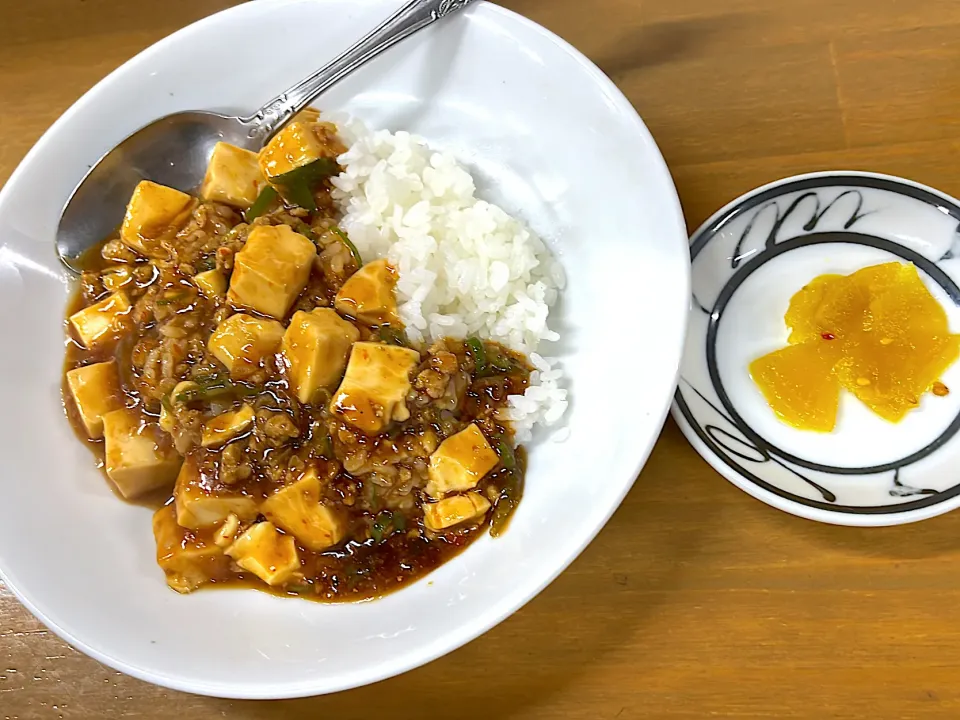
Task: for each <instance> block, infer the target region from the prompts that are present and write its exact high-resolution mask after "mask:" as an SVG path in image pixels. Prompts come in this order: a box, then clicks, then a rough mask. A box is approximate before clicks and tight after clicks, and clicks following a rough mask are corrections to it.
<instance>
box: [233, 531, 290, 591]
mask: <svg viewBox="0 0 960 720" xmlns="http://www.w3.org/2000/svg"><path fill="white" fill-rule="evenodd" d="M227 555H229V556H230V557H232V558H233V559H234V561H236V563H237V565H239V566H240V567H242V568H243V569H244V570H248V571H249V572H252V573H253V574H254V575H256V576H257V577H258V578H260V579H261V580H263V581H264V582H265V583H266V584H267V585H282V584H283V583H285V582H286V581H287V580H289V579H290V578H291V577H292V576H293V574H294V573H295V572H296V571H297V570H299V569H300V557H299V555H297V545H296V543H295V542H294V540H293V536H292V535H283V534H282V533H280V531H279V530H277V528H276V527H275V526H274V525H273V523H271V522H260V523H257V524H256V525H252V526H250V527H249V528H248V529H247V531H246V532H245V533H243V535H241V536H240V537H238V538H237V540H236V542H234V543H233V545H231V546H230V547H229V548H227Z"/></svg>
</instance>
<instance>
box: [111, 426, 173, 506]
mask: <svg viewBox="0 0 960 720" xmlns="http://www.w3.org/2000/svg"><path fill="white" fill-rule="evenodd" d="M103 441H104V466H105V467H106V470H107V477H109V478H110V480H112V481H113V484H114V485H116V486H117V490H119V491H120V494H121V495H123V497H125V498H127V499H128V500H129V499H132V498H136V497H139V496H141V495H144V494H146V493H148V492H151V491H153V490H160V489H161V488H169V487H170V486H171V485H172V484H173V481H174V479H175V478H176V477H177V472H178V471H179V470H180V465H181V463H182V462H183V458H181V457H180V455H179V454H178V453H177V451H176V450H175V449H174V448H173V446H172V444H171V442H170V436H169V435H167V434H166V433H165V432H163V431H162V430H161V429H160V428H159V426H157V425H156V424H155V423H148V422H145V421H144V420H143V418H141V417H140V413H138V412H136V411H134V410H127V409H123V410H114V411H113V412H108V413H106V414H105V415H104V416H103Z"/></svg>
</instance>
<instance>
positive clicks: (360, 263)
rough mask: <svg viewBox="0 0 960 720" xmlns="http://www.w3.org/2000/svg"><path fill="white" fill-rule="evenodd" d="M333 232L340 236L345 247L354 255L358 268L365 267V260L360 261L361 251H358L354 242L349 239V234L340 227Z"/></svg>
mask: <svg viewBox="0 0 960 720" xmlns="http://www.w3.org/2000/svg"><path fill="white" fill-rule="evenodd" d="M333 231H334V232H335V233H336V234H337V235H339V236H340V240H341V241H342V242H343V244H344V245H346V246H347V250H349V251H350V254H351V255H353V260H354V262H356V263H357V267H358V268H362V267H363V260H361V259H360V251H359V250H357V246H356V245H354V244H353V241H352V240H351V239H350V238H348V237H347V234H346V233H345V232H344V231H343V230H341V229H340V228H338V227H334V228H333Z"/></svg>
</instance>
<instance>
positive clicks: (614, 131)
mask: <svg viewBox="0 0 960 720" xmlns="http://www.w3.org/2000/svg"><path fill="white" fill-rule="evenodd" d="M399 4H400V0H365V2H362V3H361V2H356V0H287V1H277V2H271V1H270V0H261V1H260V2H253V3H246V4H243V5H240V6H238V7H236V8H234V9H232V10H229V11H227V12H224V13H221V14H219V15H215V16H213V17H210V18H208V19H206V20H204V21H202V22H199V23H197V24H196V25H193V26H191V27H189V28H186V29H185V30H183V31H181V32H178V33H176V34H175V35H173V36H171V37H169V38H167V39H165V40H163V41H162V42H160V43H158V44H157V45H155V46H154V47H152V48H150V49H148V50H147V51H145V52H144V53H142V54H141V55H139V56H137V57H136V58H134V59H133V60H132V61H130V62H129V63H127V64H126V65H124V66H123V67H122V68H120V69H119V70H117V71H116V72H115V73H113V74H112V75H110V76H109V77H108V78H107V79H106V80H104V81H103V82H102V83H100V84H99V85H98V86H97V87H95V88H94V89H93V90H91V91H90V92H89V93H87V95H85V96H84V97H83V98H82V99H81V100H80V101H79V102H78V103H77V104H76V105H75V106H74V107H73V108H71V109H70V110H69V111H67V113H65V114H64V116H63V117H62V118H61V119H60V120H59V121H58V122H57V123H56V124H55V125H54V126H53V127H52V128H51V129H50V131H49V132H48V133H47V134H46V135H45V136H44V137H43V138H42V139H41V140H40V142H39V143H37V145H36V147H34V148H33V150H32V151H31V152H30V153H29V155H28V156H27V157H26V159H24V161H23V163H22V164H21V166H20V167H19V168H18V170H17V171H16V172H15V173H14V175H13V177H11V179H10V181H9V182H8V183H7V185H6V187H5V188H4V189H3V191H2V193H0V243H2V245H0V337H3V338H4V342H5V343H7V345H6V347H7V350H6V351H5V352H4V353H2V354H0V398H2V408H3V410H2V415H0V438H2V440H0V443H2V445H0V447H2V450H3V457H4V472H3V473H2V475H0V505H2V507H3V508H4V521H3V522H2V523H0V568H2V573H3V579H4V580H5V582H6V583H7V584H8V585H9V586H10V588H11V589H13V591H14V592H15V593H16V594H17V596H18V597H19V598H20V599H21V600H22V601H23V602H24V604H25V605H26V606H27V607H28V608H30V609H31V610H32V611H33V612H34V614H36V615H37V616H38V617H39V618H40V619H41V620H42V621H43V622H44V623H45V624H46V625H47V626H49V627H50V628H51V629H53V630H54V631H55V632H57V633H58V634H59V635H61V636H62V637H63V638H65V639H66V640H68V641H69V642H70V643H72V644H73V645H75V646H76V647H78V648H80V649H81V650H83V651H85V652H87V653H88V654H90V655H92V656H94V657H95V658H97V659H98V660H101V661H103V662H105V663H107V664H108V665H111V666H112V667H114V668H117V669H118V670H122V671H123V672H126V673H129V674H131V675H134V676H136V677H139V678H142V679H144V680H148V681H150V682H154V683H158V684H161V685H166V686H169V687H172V688H176V689H180V690H186V691H190V692H194V693H203V694H210V695H220V696H228V697H237V698H279V697H291V696H303V695H313V694H320V693H326V692H332V691H336V690H341V689H345V688H349V687H353V686H356V685H361V684H364V683H369V682H373V681H376V680H380V679H382V678H386V677H389V676H390V675H394V674H397V673H399V672H402V671H404V670H408V669H410V668H412V667H415V666H417V665H420V664H422V663H425V662H427V661H429V660H432V659H434V658H436V657H438V656H440V655H442V654H444V653H446V652H449V651H450V650H453V649H454V648H456V647H458V646H460V645H462V644H463V643H465V642H467V641H469V640H471V639H472V638H474V637H476V636H477V635H479V634H480V633H482V632H484V631H485V630H487V629H488V628H490V627H492V626H493V625H495V624H496V623H498V622H500V621H501V620H503V619H504V618H505V617H506V616H507V615H509V614H510V613H512V612H513V611H514V610H516V609H517V608H519V607H520V606H521V605H522V604H523V603H525V602H526V601H528V600H529V599H530V598H532V597H533V596H534V595H535V594H536V593H537V592H539V591H540V590H541V589H542V588H543V587H544V586H545V585H546V584H547V583H549V582H550V581H551V580H552V579H553V578H554V577H556V575H557V574H558V573H560V572H561V571H562V570H563V569H564V568H565V567H566V566H567V565H568V564H569V563H570V562H571V561H572V560H573V559H574V558H575V557H576V556H577V554H578V553H579V552H580V551H581V550H582V549H583V548H584V547H585V546H586V544H587V543H588V542H589V541H590V540H591V539H592V538H593V537H594V535H595V534H596V533H597V532H598V531H599V529H600V528H601V527H602V526H603V524H604V523H605V522H606V521H607V519H608V518H609V517H610V515H611V514H612V513H613V511H614V510H615V509H616V507H617V506H618V504H619V503H620V501H621V499H622V498H623V496H624V494H625V493H626V492H627V490H629V489H630V487H631V485H632V484H633V481H634V479H635V478H636V476H637V473H638V472H639V470H640V467H641V466H642V465H643V463H644V462H645V460H646V458H647V456H648V454H649V452H650V450H651V448H652V447H653V444H654V442H655V440H656V438H657V435H658V433H659V430H660V428H661V426H662V423H663V420H664V418H665V416H666V412H667V409H668V407H669V403H670V400H671V398H672V395H673V391H674V388H675V379H676V374H677V369H678V367H679V362H680V354H681V351H682V346H683V334H684V327H685V324H686V317H687V306H688V298H689V292H690V290H689V254H688V252H687V246H686V233H685V230H684V225H683V219H682V216H681V213H680V207H679V202H678V200H677V196H676V192H675V190H674V188H673V184H672V182H671V179H670V175H669V173H668V172H667V169H666V166H665V165H664V162H663V159H662V158H661V156H660V154H659V152H658V150H657V147H656V145H655V144H654V142H653V139H652V138H651V137H650V134H649V133H648V132H647V130H646V128H645V127H644V125H643V123H642V122H641V121H640V119H639V118H638V117H637V114H636V112H635V111H634V109H633V108H632V107H631V105H630V103H629V102H627V100H626V99H625V98H624V97H623V96H622V95H621V94H620V92H619V91H618V90H617V89H616V87H615V86H614V85H613V84H612V83H611V82H610V81H609V80H608V79H607V78H606V77H605V76H604V75H603V74H602V73H600V71H599V70H597V68H596V67H594V66H593V65H592V64H590V63H589V62H588V61H587V60H586V59H585V58H584V57H583V56H581V55H580V54H579V53H577V52H576V51H575V50H574V49H572V48H571V47H570V46H568V45H567V44H566V43H564V42H562V41H561V40H559V39H558V38H556V37H555V36H553V35H551V34H550V33H548V32H547V31H545V30H544V29H542V28H540V27H538V26H537V25H535V24H533V23H531V22H529V21H527V20H525V19H523V18H521V17H519V16H517V15H515V14H513V13H510V12H508V11H506V10H503V9H501V8H499V7H497V6H495V5H491V4H486V3H479V4H477V5H475V6H472V7H471V8H470V9H469V10H468V11H466V12H465V13H463V14H459V15H457V16H455V17H453V18H450V19H449V21H445V22H443V23H441V24H438V26H437V27H435V28H431V29H429V30H427V31H425V32H423V33H421V34H419V35H417V36H416V37H414V38H411V40H409V41H408V42H406V43H403V44H402V45H400V46H397V47H396V48H394V49H392V50H391V51H390V52H389V53H387V54H385V55H384V56H382V57H381V58H378V59H377V60H376V61H374V62H373V63H371V64H370V65H369V66H367V67H365V68H363V69H362V70H360V71H359V72H358V73H357V74H356V75H354V76H352V77H351V78H349V79H348V80H347V81H345V82H344V83H343V84H341V85H339V86H338V87H337V88H336V89H334V90H333V91H332V92H330V93H328V94H327V95H325V96H324V97H323V98H322V99H321V100H320V101H319V102H318V103H316V104H317V105H318V106H319V107H321V108H327V109H331V110H334V109H335V110H345V111H347V112H350V113H353V114H354V115H357V116H359V117H361V118H363V119H364V120H366V121H367V122H368V123H369V124H370V125H372V126H374V127H385V128H389V129H393V130H400V129H406V130H410V131H413V132H417V133H419V134H421V135H423V136H425V137H426V138H428V139H429V141H430V142H431V143H433V144H434V145H435V146H437V147H444V148H450V149H452V150H453V151H454V152H455V153H456V154H457V155H458V156H459V157H460V159H461V160H463V161H464V162H466V163H467V164H468V165H469V166H470V167H471V169H472V171H473V172H474V175H475V176H476V178H477V180H478V186H479V188H480V194H481V196H482V197H484V198H485V199H489V200H492V201H494V202H498V203H500V204H501V205H503V206H505V207H506V208H507V209H508V210H509V211H512V212H514V213H516V214H518V215H520V216H521V217H523V218H524V219H525V220H526V221H527V222H528V223H529V224H531V225H532V226H533V228H534V229H535V230H537V231H538V232H539V233H540V234H541V235H542V236H543V237H544V238H545V239H546V240H547V241H548V242H549V243H550V245H551V247H552V248H553V250H554V252H556V253H557V254H558V256H559V257H560V258H561V260H562V262H563V263H564V266H565V268H566V271H567V274H568V278H569V285H568V287H567V289H566V291H565V293H564V295H563V298H562V307H561V308H560V309H559V311H558V314H557V317H556V321H555V323H554V324H555V326H556V327H557V329H559V330H560V331H561V332H562V333H563V334H564V341H563V344H561V345H560V346H559V347H558V348H556V349H555V352H553V351H552V350H551V351H548V352H551V353H552V354H555V355H558V356H559V357H560V358H561V359H562V364H563V367H564V368H565V370H566V372H567V375H568V377H569V378H570V389H571V391H572V406H571V409H570V411H569V413H568V417H567V423H568V427H569V430H570V435H569V440H568V441H567V442H565V443H551V442H540V443H538V444H536V446H535V447H533V450H532V453H531V457H530V472H529V477H528V482H527V496H526V497H525V498H524V501H523V503H521V505H520V508H519V511H518V513H517V515H516V517H515V519H514V521H513V523H512V525H511V528H510V530H509V532H507V533H506V535H505V536H504V537H502V538H500V539H497V540H492V539H490V538H481V539H480V540H478V541H477V542H476V543H475V544H474V545H473V546H471V547H470V548H469V549H468V550H467V551H466V552H465V553H464V554H462V555H461V556H460V557H458V558H456V559H455V560H453V561H451V562H450V563H448V564H446V565H445V566H443V567H442V568H440V569H439V570H438V571H436V572H434V573H433V574H432V575H429V576H428V577H427V578H425V579H424V580H422V581H421V582H419V583H416V584H414V585H413V586H411V587H409V588H407V589H405V590H402V591H400V592H398V593H395V594H393V595H391V596H389V597H387V598H385V599H383V600H378V601H376V602H368V603H359V604H351V605H338V606H332V605H320V604H314V603H309V602H304V601H299V600H289V599H282V598H277V597H272V596H270V595H266V594H263V593H258V592H253V591H207V592H203V591H201V592H198V593H195V594H193V595H189V596H182V597H181V596H178V595H176V594H175V593H173V592H172V591H170V590H169V589H167V588H166V586H165V585H164V581H163V576H162V573H161V572H160V570H159V569H158V568H157V566H156V563H155V562H154V554H155V549H154V544H153V538H152V533H151V530H150V512H149V511H148V510H146V509H144V508H139V507H135V506H131V505H126V504H124V503H122V502H120V501H118V500H117V499H116V498H115V497H114V496H113V494H112V493H111V491H110V490H109V489H108V488H107V486H106V484H105V482H104V480H103V479H102V478H101V477H100V474H99V473H98V472H97V471H96V470H95V469H94V467H93V459H92V457H91V455H90V453H89V452H87V450H86V449H85V448H84V447H82V445H81V444H80V443H79V442H78V441H77V440H76V438H75V437H74V436H73V434H72V432H71V430H70V428H69V426H68V424H67V422H66V420H65V418H64V415H63V410H62V408H61V406H60V395H59V378H60V372H61V363H62V356H63V328H62V313H63V310H64V304H65V302H66V300H67V295H68V291H69V284H68V278H67V276H66V274H65V273H64V272H63V271H62V269H61V268H60V267H59V265H58V263H57V261H56V259H55V257H54V249H53V237H54V231H55V228H56V226H57V220H58V217H59V214H60V208H61V207H63V204H64V202H65V201H66V199H67V197H68V194H69V193H70V191H71V190H72V188H73V187H74V186H75V184H76V183H77V181H79V180H80V178H81V177H82V176H83V175H84V173H85V171H86V169H87V167H88V166H89V165H90V164H91V163H93V162H94V161H95V160H96V159H97V158H98V157H100V156H101V155H102V154H103V153H104V152H105V151H106V150H107V149H109V148H110V147H112V146H113V145H114V144H116V143H117V142H118V141H119V140H121V139H123V138H124V137H125V136H127V135H128V134H130V133H131V132H132V131H134V130H136V129H137V128H138V127H140V126H142V125H144V124H145V123H147V122H149V121H151V120H153V119H154V118H156V117H159V116H161V115H164V114H166V113H170V112H174V111H176V110H182V109H190V108H216V109H226V110H237V111H249V110H250V109H252V108H255V107H257V106H258V105H259V104H261V103H262V102H264V101H265V100H266V99H269V98H270V97H272V96H273V95H275V94H276V93H277V92H278V91H279V90H280V89H282V88H284V87H287V86H289V85H291V84H292V83H293V82H295V81H297V80H299V79H300V78H301V77H303V76H304V75H306V74H307V73H309V72H311V71H313V70H314V69H315V68H316V67H317V66H319V65H321V64H322V63H323V62H325V61H326V60H327V59H328V58H329V57H331V56H333V55H335V54H336V53H337V52H339V51H340V50H342V49H343V48H344V47H346V45H347V44H349V42H350V41H351V40H353V39H354V38H356V37H359V36H360V35H362V34H363V33H364V32H366V31H367V30H369V29H370V28H371V27H373V26H375V25H376V24H377V23H379V22H380V21H381V20H382V19H383V18H385V17H387V16H388V15H389V14H391V13H392V12H393V11H394V10H395V9H396V8H397V7H398V6H399ZM292 28H296V29H297V31H296V32H291V29H292ZM174 152H176V149H175V148H171V153H174ZM625 307H629V308H630V311H629V312H628V313H627V314H626V315H624V313H623V312H622V311H623V308H625ZM624 317H629V322H630V327H629V331H628V332H624V327H623V325H622V322H623V318H624ZM651 337H652V338H657V342H656V343H654V344H650V343H648V342H647V338H651ZM614 403H616V404H617V405H616V407H614ZM621 409H622V411H621ZM544 660H545V661H549V658H545V659H544Z"/></svg>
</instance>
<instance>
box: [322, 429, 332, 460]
mask: <svg viewBox="0 0 960 720" xmlns="http://www.w3.org/2000/svg"><path fill="white" fill-rule="evenodd" d="M320 454H321V455H323V456H324V457H325V458H327V460H333V438H331V437H330V433H326V434H325V435H324V436H323V443H322V447H321V448H320Z"/></svg>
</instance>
